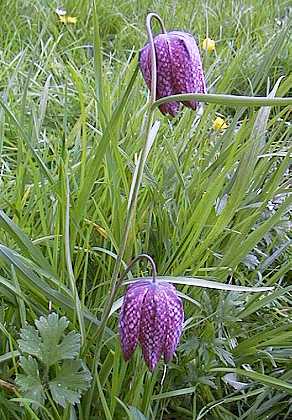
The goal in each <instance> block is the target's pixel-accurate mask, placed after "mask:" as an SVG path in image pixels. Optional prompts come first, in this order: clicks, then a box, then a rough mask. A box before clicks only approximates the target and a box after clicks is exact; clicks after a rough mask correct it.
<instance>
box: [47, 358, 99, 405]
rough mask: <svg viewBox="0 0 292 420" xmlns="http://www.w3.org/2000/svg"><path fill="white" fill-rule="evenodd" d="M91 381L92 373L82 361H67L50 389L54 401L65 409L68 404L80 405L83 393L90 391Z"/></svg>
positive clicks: (51, 383) (50, 385)
mask: <svg viewBox="0 0 292 420" xmlns="http://www.w3.org/2000/svg"><path fill="white" fill-rule="evenodd" d="M90 381H91V375H90V372H89V370H88V369H87V368H86V367H85V366H84V364H83V363H82V360H66V361H65V362H64V363H63V365H62V368H61V369H60V371H59V372H58V374H57V376H56V378H55V379H54V380H52V381H50V382H49V388H50V391H51V394H52V397H53V398H54V400H55V401H56V402H57V403H58V404H60V405H61V406H62V407H65V406H66V404H67V403H70V404H77V403H79V401H80V396H81V391H85V390H86V389H88V387H89V384H90Z"/></svg>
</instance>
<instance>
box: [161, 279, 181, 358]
mask: <svg viewBox="0 0 292 420" xmlns="http://www.w3.org/2000/svg"><path fill="white" fill-rule="evenodd" d="M163 287H164V290H165V294H166V296H167V298H166V301H167V314H168V323H167V331H166V337H165V343H164V349H163V355H164V360H165V362H169V361H170V360H171V359H172V357H173V354H174V352H175V350H176V348H177V345H178V343H179V339H180V336H181V333H182V327H183V320H184V312H183V304H182V301H181V299H180V298H179V297H178V296H177V294H176V289H175V287H174V286H172V285H171V284H169V283H164V284H163Z"/></svg>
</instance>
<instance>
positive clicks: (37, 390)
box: [15, 356, 45, 404]
mask: <svg viewBox="0 0 292 420" xmlns="http://www.w3.org/2000/svg"><path fill="white" fill-rule="evenodd" d="M19 360H20V365H21V367H22V369H23V370H24V374H17V375H16V380H15V382H16V385H17V386H18V387H19V388H20V390H21V392H22V393H23V396H24V397H25V398H29V399H32V400H34V401H37V402H39V403H40V404H43V403H44V401H45V394H44V389H43V385H42V383H41V380H40V374H39V369H38V364H37V361H36V360H35V359H34V358H33V357H31V356H28V357H27V358H26V357H24V356H21V357H20V358H19Z"/></svg>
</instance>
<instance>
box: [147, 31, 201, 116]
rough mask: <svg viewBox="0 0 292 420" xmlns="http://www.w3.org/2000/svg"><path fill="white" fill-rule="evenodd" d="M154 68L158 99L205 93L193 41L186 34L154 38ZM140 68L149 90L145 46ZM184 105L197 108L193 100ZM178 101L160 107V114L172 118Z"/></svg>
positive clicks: (149, 78)
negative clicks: (168, 115)
mask: <svg viewBox="0 0 292 420" xmlns="http://www.w3.org/2000/svg"><path fill="white" fill-rule="evenodd" d="M154 45H155V51H156V65H157V90H156V97H157V99H160V98H163V97H165V96H170V95H175V94H182V93H206V85H205V77H204V73H203V67H202V62H201V57H200V53H199V50H198V47H197V44H196V41H195V39H194V38H193V37H192V35H190V34H188V33H186V32H179V31H173V32H168V33H166V34H160V35H157V36H156V37H155V38H154ZM139 64H140V69H141V71H142V74H143V77H144V79H145V82H146V84H147V86H148V88H149V89H151V47H150V44H147V45H146V46H145V47H144V48H143V49H142V50H141V52H140V57H139ZM183 104H184V105H185V106H187V107H189V108H192V109H196V108H197V107H198V103H197V102H196V101H185V102H183ZM179 108H180V105H179V102H169V103H166V104H162V105H161V106H160V107H159V109H160V111H161V112H162V113H163V114H170V115H172V116H173V117H174V116H175V115H176V114H177V113H178V112H179Z"/></svg>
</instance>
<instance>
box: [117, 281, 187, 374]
mask: <svg viewBox="0 0 292 420" xmlns="http://www.w3.org/2000/svg"><path fill="white" fill-rule="evenodd" d="M183 319H184V313H183V305H182V301H181V299H180V298H179V297H178V296H177V294H176V289H175V287H174V286H172V285H171V284H169V283H166V282H155V283H154V282H153V281H152V280H139V281H136V282H135V283H133V284H131V285H130V286H128V289H127V292H126V295H125V297H124V302H123V306H122V309H121V313H120V322H119V332H120V339H121V345H122V350H123V354H124V357H125V359H126V360H129V359H130V357H131V356H132V354H133V352H134V350H135V348H136V347H137V344H138V342H139V343H140V345H141V347H142V353H143V357H144V359H145V362H146V364H147V366H148V367H149V369H150V370H151V371H153V370H154V368H155V366H156V365H157V363H158V361H159V359H160V357H161V355H162V354H163V356H164V360H165V362H168V361H169V360H171V359H172V356H173V354H174V352H175V350H176V347H177V345H178V342H179V339H180V336H181V333H182V324H183Z"/></svg>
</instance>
